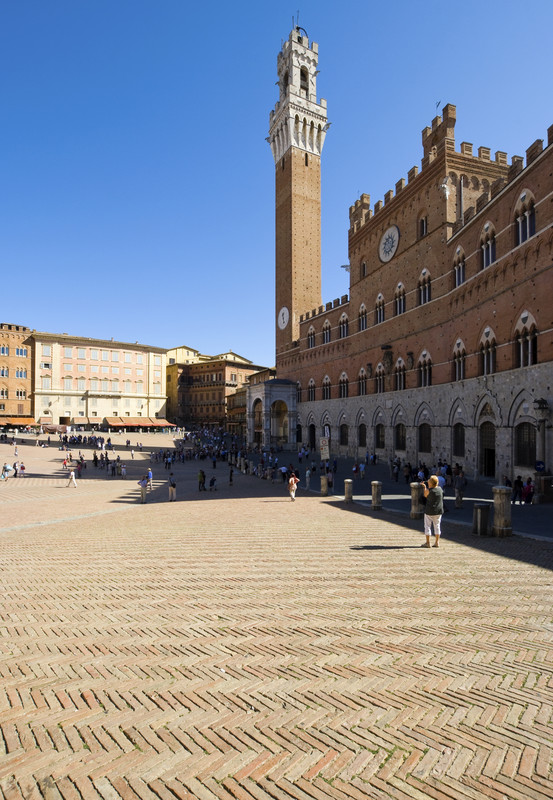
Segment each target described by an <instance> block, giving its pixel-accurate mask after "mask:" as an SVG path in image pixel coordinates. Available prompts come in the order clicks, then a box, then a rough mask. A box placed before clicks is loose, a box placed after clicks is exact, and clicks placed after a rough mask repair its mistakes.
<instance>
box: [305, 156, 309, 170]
mask: <svg viewBox="0 0 553 800" xmlns="http://www.w3.org/2000/svg"><path fill="white" fill-rule="evenodd" d="M305 166H306V167H308V166H309V156H308V155H307V153H306V154H305Z"/></svg>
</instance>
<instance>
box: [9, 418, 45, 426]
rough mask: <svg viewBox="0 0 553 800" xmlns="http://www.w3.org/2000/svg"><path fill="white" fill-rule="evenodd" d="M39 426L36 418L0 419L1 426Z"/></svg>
mask: <svg viewBox="0 0 553 800" xmlns="http://www.w3.org/2000/svg"><path fill="white" fill-rule="evenodd" d="M39 424H40V423H39V422H36V421H35V418H34V417H2V419H0V425H15V426H21V425H23V426H26V425H39Z"/></svg>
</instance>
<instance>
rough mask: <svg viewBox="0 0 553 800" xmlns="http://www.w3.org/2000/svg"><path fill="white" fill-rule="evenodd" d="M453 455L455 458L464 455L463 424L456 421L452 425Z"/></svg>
mask: <svg viewBox="0 0 553 800" xmlns="http://www.w3.org/2000/svg"><path fill="white" fill-rule="evenodd" d="M452 451H453V455H454V456H456V457H457V458H464V457H465V426H464V425H463V424H462V423H461V422H456V423H455V425H454V426H453V447H452Z"/></svg>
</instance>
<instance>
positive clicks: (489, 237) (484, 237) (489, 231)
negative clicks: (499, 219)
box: [480, 222, 495, 269]
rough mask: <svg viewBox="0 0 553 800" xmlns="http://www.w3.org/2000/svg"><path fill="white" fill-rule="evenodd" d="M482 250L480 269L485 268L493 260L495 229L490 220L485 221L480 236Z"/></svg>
mask: <svg viewBox="0 0 553 800" xmlns="http://www.w3.org/2000/svg"><path fill="white" fill-rule="evenodd" d="M480 247H481V250H482V269H486V267H489V266H490V264H493V263H494V261H495V230H494V228H493V225H492V224H491V222H486V224H485V225H484V228H483V230H482V234H481V236H480Z"/></svg>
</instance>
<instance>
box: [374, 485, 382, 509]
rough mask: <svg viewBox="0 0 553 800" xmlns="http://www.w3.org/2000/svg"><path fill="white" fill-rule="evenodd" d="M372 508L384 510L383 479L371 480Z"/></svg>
mask: <svg viewBox="0 0 553 800" xmlns="http://www.w3.org/2000/svg"><path fill="white" fill-rule="evenodd" d="M371 488H372V509H373V511H382V481H371Z"/></svg>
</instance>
